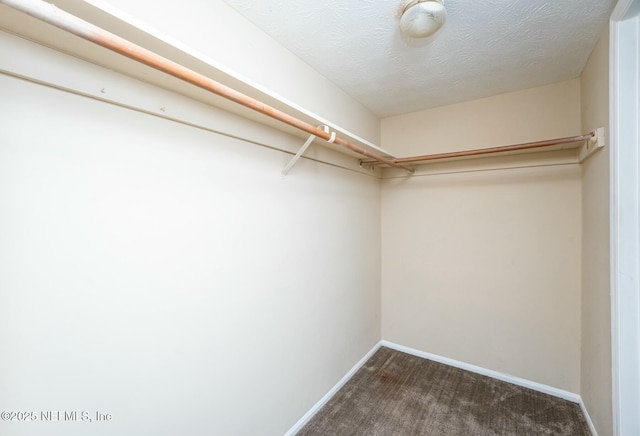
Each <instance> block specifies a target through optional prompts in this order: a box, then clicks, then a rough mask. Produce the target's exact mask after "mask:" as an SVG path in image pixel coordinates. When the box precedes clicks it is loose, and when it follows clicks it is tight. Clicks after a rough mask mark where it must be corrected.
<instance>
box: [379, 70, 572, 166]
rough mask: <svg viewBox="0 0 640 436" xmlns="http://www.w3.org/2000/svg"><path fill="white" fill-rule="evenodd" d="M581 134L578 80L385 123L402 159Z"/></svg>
mask: <svg viewBox="0 0 640 436" xmlns="http://www.w3.org/2000/svg"><path fill="white" fill-rule="evenodd" d="M579 132H580V81H579V80H578V79H574V80H569V81H566V82H560V83H556V84H553V85H548V86H541V87H538V88H534V89H525V90H522V91H517V92H511V93H507V94H501V95H497V96H494V97H488V98H483V99H480V100H474V101H469V102H464V103H459V104H454V105H450V106H443V107H439V108H435V109H429V110H425V111H420V112H413V113H410V114H406V115H398V116H395V117H389V118H384V119H383V120H382V124H381V141H382V142H381V144H382V146H383V148H386V149H387V150H389V151H391V152H392V153H395V154H396V155H397V156H411V155H420V154H427V153H439V152H446V151H454V150H468V149H474V148H484V147H494V146H498V145H508V144H518V143H522V142H530V141H539V140H542V139H549V138H559V137H563V136H572V135H576V134H579Z"/></svg>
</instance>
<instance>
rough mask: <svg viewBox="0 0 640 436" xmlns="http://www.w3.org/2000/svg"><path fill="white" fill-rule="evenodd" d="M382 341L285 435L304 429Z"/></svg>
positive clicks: (378, 347) (377, 348)
mask: <svg viewBox="0 0 640 436" xmlns="http://www.w3.org/2000/svg"><path fill="white" fill-rule="evenodd" d="M381 344H382V343H381V342H378V343H377V344H376V345H374V346H373V348H372V349H371V350H369V352H368V353H367V354H365V356H364V357H363V358H362V359H360V360H359V361H358V363H356V364H355V365H354V366H353V368H351V369H350V370H349V372H347V373H346V374H345V375H344V377H342V378H341V379H340V381H338V383H336V384H335V386H334V387H332V388H331V389H330V390H329V392H327V393H326V394H325V396H324V397H322V398H320V401H318V402H317V403H316V404H314V405H313V407H312V408H311V409H309V411H308V412H307V413H305V414H304V416H303V417H302V418H300V419H299V420H298V422H296V423H295V424H294V425H293V427H291V428H290V429H289V431H287V432H286V433H285V434H284V436H294V435H295V434H296V433H298V432H299V431H300V430H302V427H304V426H305V425H306V424H307V423H308V422H309V421H310V420H311V418H313V416H314V415H315V414H316V413H318V411H319V410H320V409H322V407H323V406H324V405H325V404H327V402H328V401H329V400H330V399H331V397H333V396H334V395H335V394H336V392H338V391H339V390H340V388H341V387H342V386H344V385H345V383H347V382H348V381H349V379H351V377H353V375H354V374H355V373H356V372H357V371H358V370H359V369H360V368H361V367H362V365H364V364H365V362H366V361H367V360H369V359H370V358H371V356H373V355H374V353H375V352H376V351H378V350H379V349H380V347H381V346H382V345H381Z"/></svg>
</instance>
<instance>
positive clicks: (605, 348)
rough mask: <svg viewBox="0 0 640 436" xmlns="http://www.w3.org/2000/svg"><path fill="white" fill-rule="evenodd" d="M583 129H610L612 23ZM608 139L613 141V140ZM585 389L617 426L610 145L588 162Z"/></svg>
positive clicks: (585, 78)
mask: <svg viewBox="0 0 640 436" xmlns="http://www.w3.org/2000/svg"><path fill="white" fill-rule="evenodd" d="M581 96H582V129H583V130H585V131H588V130H591V129H595V128H597V127H607V132H608V131H609V129H608V126H609V29H608V28H607V29H605V31H604V32H603V33H602V35H601V36H600V40H599V41H598V44H597V45H596V47H595V49H594V51H593V53H592V54H591V57H590V58H589V62H588V63H587V65H586V67H585V69H584V71H583V72H582V76H581ZM607 145H609V143H608V142H607ZM582 172H583V176H582V198H583V200H582V222H583V224H582V244H583V245H582V355H581V362H582V373H581V393H582V398H583V400H584V402H585V405H586V407H587V410H588V411H589V414H590V416H591V418H592V420H593V423H594V425H595V427H596V429H597V431H598V434H599V435H600V436H607V435H610V434H612V432H613V424H612V411H611V395H612V393H611V392H612V391H611V302H610V281H609V269H610V268H609V252H610V251H609V149H608V148H606V149H604V150H602V151H600V152H598V153H596V154H595V155H594V156H592V157H591V158H590V159H588V160H587V161H585V162H584V163H583V164H582Z"/></svg>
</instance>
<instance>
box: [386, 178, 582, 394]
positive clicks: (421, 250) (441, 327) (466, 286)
mask: <svg viewBox="0 0 640 436" xmlns="http://www.w3.org/2000/svg"><path fill="white" fill-rule="evenodd" d="M580 234H581V231H580V168H579V166H578V165H565V166H558V167H546V168H533V169H525V170H522V169H521V170H501V171H486V172H477V173H463V174H448V175H439V176H424V177H414V178H411V179H402V178H400V179H387V180H384V181H383V185H382V265H383V269H382V337H383V339H386V340H389V341H392V342H395V343H398V344H402V345H406V346H409V347H412V348H416V349H419V350H423V351H427V352H430V353H434V354H438V355H441V356H444V357H448V358H452V359H456V360H459V361H462V362H466V363H471V364H474V365H478V366H481V367H484V368H488V369H491V370H495V371H499V372H503V373H507V374H512V375H515V376H518V377H522V378H525V379H528V380H532V381H536V382H538V383H543V384H547V385H550V386H553V387H556V388H560V389H565V390H568V391H570V392H575V393H577V392H579V384H580V375H579V370H580V367H579V364H580Z"/></svg>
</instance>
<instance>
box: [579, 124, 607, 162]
mask: <svg viewBox="0 0 640 436" xmlns="http://www.w3.org/2000/svg"><path fill="white" fill-rule="evenodd" d="M591 134H592V135H593V136H592V137H591V138H590V139H589V140H588V141H585V144H584V145H583V146H582V148H580V154H579V157H578V161H579V162H583V161H584V160H586V159H587V158H589V157H590V156H591V155H592V154H594V153H595V152H596V151H598V150H600V149H602V148H604V146H605V142H606V141H605V139H606V138H605V128H604V127H598V128H597V129H596V130H594V131H592V132H591Z"/></svg>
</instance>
